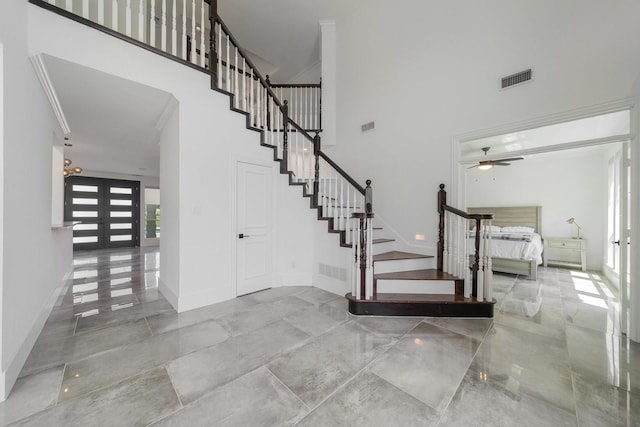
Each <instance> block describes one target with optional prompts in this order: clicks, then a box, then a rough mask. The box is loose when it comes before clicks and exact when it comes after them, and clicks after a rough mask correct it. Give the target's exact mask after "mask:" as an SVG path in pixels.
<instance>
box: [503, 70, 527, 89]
mask: <svg viewBox="0 0 640 427" xmlns="http://www.w3.org/2000/svg"><path fill="white" fill-rule="evenodd" d="M530 80H531V68H529V69H528V70H525V71H521V72H519V73H515V74H511V75H510V76H507V77H503V78H502V89H505V88H508V87H511V86H515V85H519V84H521V83H526V82H528V81H530Z"/></svg>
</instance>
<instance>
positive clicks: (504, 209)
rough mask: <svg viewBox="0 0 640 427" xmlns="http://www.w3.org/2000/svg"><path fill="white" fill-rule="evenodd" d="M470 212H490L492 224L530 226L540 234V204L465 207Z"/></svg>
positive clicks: (499, 225)
mask: <svg viewBox="0 0 640 427" xmlns="http://www.w3.org/2000/svg"><path fill="white" fill-rule="evenodd" d="M467 212H468V213H470V214H481V213H492V214H493V222H492V223H491V224H492V225H497V226H498V227H511V226H517V225H520V226H524V227H532V228H533V229H534V230H535V231H536V233H538V234H542V206H497V207H486V208H484V207H483V208H467Z"/></svg>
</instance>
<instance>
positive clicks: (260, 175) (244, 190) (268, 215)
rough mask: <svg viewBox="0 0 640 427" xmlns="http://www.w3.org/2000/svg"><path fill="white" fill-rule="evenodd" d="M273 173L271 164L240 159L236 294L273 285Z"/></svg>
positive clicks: (237, 189) (238, 172)
mask: <svg viewBox="0 0 640 427" xmlns="http://www.w3.org/2000/svg"><path fill="white" fill-rule="evenodd" d="M272 176H273V172H272V169H271V168H270V167H266V166H259V165H254V164H250V163H243V162H238V168H237V181H236V182H237V188H236V201H237V206H236V208H237V236H236V237H237V239H238V244H237V273H236V277H237V285H236V294H237V295H245V294H248V293H251V292H256V291H259V290H262V289H266V288H270V287H271V286H272V280H273V259H272V254H271V250H272V247H273V218H272V199H273V197H272V196H273V193H272Z"/></svg>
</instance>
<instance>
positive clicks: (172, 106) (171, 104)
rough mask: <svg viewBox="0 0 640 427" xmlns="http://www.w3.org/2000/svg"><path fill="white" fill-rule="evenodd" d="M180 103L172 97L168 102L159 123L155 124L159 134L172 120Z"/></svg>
mask: <svg viewBox="0 0 640 427" xmlns="http://www.w3.org/2000/svg"><path fill="white" fill-rule="evenodd" d="M178 105H179V102H178V100H177V99H176V97H175V96H173V95H171V96H170V97H169V99H168V100H167V103H166V104H165V105H164V108H163V109H162V113H160V117H158V121H157V122H156V123H155V125H154V127H155V128H156V130H157V131H158V132H162V130H163V129H164V127H165V125H166V124H167V122H168V121H169V119H170V118H171V115H172V114H173V112H174V111H175V110H176V109H177V108H178Z"/></svg>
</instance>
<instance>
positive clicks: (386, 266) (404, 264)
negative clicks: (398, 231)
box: [373, 258, 435, 274]
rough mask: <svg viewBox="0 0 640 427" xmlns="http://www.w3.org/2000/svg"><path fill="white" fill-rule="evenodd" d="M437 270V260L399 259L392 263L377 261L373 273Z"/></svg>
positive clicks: (391, 261)
mask: <svg viewBox="0 0 640 427" xmlns="http://www.w3.org/2000/svg"><path fill="white" fill-rule="evenodd" d="M428 268H435V258H415V259H397V260H390V261H375V262H374V263H373V273H374V274H382V273H394V272H396V271H412V270H426V269H428Z"/></svg>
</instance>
